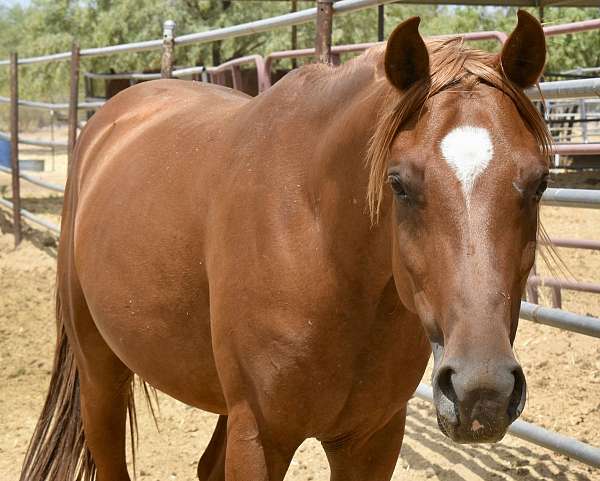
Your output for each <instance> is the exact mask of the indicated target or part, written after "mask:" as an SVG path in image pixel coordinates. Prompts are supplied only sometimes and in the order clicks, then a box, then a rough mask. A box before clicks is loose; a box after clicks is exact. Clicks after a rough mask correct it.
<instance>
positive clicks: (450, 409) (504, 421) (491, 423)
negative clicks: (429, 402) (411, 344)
mask: <svg viewBox="0 0 600 481" xmlns="http://www.w3.org/2000/svg"><path fill="white" fill-rule="evenodd" d="M433 393H434V402H435V406H436V409H437V418H438V424H439V427H440V429H441V431H442V432H443V433H444V434H445V435H446V436H448V437H449V438H451V439H452V440H454V441H456V442H459V443H493V442H496V441H499V440H501V439H502V438H503V437H504V435H505V434H506V430H507V429H508V426H509V425H510V424H511V423H512V422H513V421H514V420H515V419H517V418H518V417H519V416H520V414H521V412H522V411H523V408H524V406H525V398H526V384H525V376H524V375H523V371H522V369H521V367H520V366H519V365H518V364H517V362H516V361H515V360H514V359H511V360H506V361H504V362H498V361H496V362H494V361H491V360H489V361H486V362H485V363H467V362H461V361H460V360H457V359H454V360H449V361H448V362H443V364H442V365H441V366H439V369H436V371H435V372H434V378H433Z"/></svg>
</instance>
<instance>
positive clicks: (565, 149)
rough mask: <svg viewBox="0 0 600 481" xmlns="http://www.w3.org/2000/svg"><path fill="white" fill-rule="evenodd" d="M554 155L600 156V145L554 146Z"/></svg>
mask: <svg viewBox="0 0 600 481" xmlns="http://www.w3.org/2000/svg"><path fill="white" fill-rule="evenodd" d="M552 153H553V154H558V155H597V154H600V143H594V144H553V145H552Z"/></svg>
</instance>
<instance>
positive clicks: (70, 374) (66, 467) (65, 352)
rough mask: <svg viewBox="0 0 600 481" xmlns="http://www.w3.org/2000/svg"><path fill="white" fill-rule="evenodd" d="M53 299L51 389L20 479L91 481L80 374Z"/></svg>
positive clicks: (57, 304)
mask: <svg viewBox="0 0 600 481" xmlns="http://www.w3.org/2000/svg"><path fill="white" fill-rule="evenodd" d="M57 290H58V289H57ZM56 297H57V299H56V315H57V344H56V351H55V354H54V366H53V368H52V377H51V379H50V387H49V389H48V394H47V396H46V401H45V403H44V407H43V409H42V413H41V415H40V418H39V420H38V422H37V424H36V426H35V430H34V432H33V436H32V438H31V441H30V442H29V446H28V448H27V453H26V455H25V460H24V461H23V469H22V471H21V477H20V478H19V479H20V481H75V480H76V481H93V480H94V479H95V476H96V467H95V466H94V461H93V460H92V456H91V454H90V451H89V450H88V448H87V446H86V443H85V436H84V433H83V422H82V419H81V406H80V398H79V374H78V372H77V366H76V363H75V355H74V353H73V350H72V349H71V346H70V345H69V341H68V339H67V334H66V332H65V327H64V323H63V321H62V309H61V302H60V294H59V293H57V296H56Z"/></svg>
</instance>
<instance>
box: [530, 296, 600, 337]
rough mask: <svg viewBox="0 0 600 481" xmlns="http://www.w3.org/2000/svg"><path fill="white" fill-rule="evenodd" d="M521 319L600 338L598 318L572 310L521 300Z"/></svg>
mask: <svg viewBox="0 0 600 481" xmlns="http://www.w3.org/2000/svg"><path fill="white" fill-rule="evenodd" d="M519 317H520V318H521V319H525V320H527V321H532V322H537V323H538V324H545V325H547V326H552V327H557V328H559V329H564V330H566V331H572V332H578V333H579V334H585V335H586V336H591V337H597V338H600V319H598V318H597V317H590V316H582V315H580V314H574V313H572V312H567V311H563V310H561V309H554V308H552V307H544V306H539V305H537V304H532V303H530V302H525V301H523V302H521V312H520V314H519Z"/></svg>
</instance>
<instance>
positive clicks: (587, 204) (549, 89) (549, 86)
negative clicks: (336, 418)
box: [0, 0, 600, 467]
mask: <svg viewBox="0 0 600 481" xmlns="http://www.w3.org/2000/svg"><path fill="white" fill-rule="evenodd" d="M391 1H393V0H342V1H339V2H337V3H334V4H333V3H331V2H322V4H326V7H327V4H328V7H327V8H322V9H319V12H317V8H310V9H306V10H302V11H299V12H294V13H289V14H286V15H280V16H278V17H273V18H269V19H264V20H258V21H255V22H249V23H245V24H241V25H236V26H232V27H226V28H220V29H215V30H211V31H207V32H201V33H194V34H189V35H183V36H180V37H175V36H174V24H173V23H172V22H165V30H164V38H163V39H161V40H149V41H144V42H135V43H129V44H123V45H114V46H110V47H100V48H91V49H85V50H81V51H80V50H79V47H78V46H77V44H74V46H73V49H72V51H71V52H63V53H58V54H52V55H45V56H40V57H31V58H25V59H20V60H19V59H18V58H17V55H16V54H13V55H12V56H11V59H10V60H4V61H0V66H1V65H10V67H11V72H10V79H11V97H10V99H6V98H0V102H2V101H4V102H10V105H11V117H10V118H11V132H10V135H8V136H7V135H6V134H4V135H5V137H8V138H9V139H10V141H11V145H12V154H11V164H12V169H5V168H3V169H0V170H1V171H2V172H6V173H11V174H12V178H13V200H14V201H15V202H14V203H12V202H10V201H8V200H4V199H0V205H2V206H5V207H7V208H10V209H12V210H13V215H14V224H15V226H16V227H15V242H18V241H19V240H20V217H21V216H23V217H24V218H26V219H28V220H29V221H31V222H33V223H36V224H38V225H40V226H42V227H44V228H47V229H49V230H51V231H53V232H56V233H58V232H60V228H59V227H58V226H56V225H54V224H51V223H49V222H47V221H45V220H43V219H40V218H39V217H37V216H35V215H33V214H32V213H31V212H28V211H26V210H24V209H21V208H20V198H19V181H20V179H23V180H26V181H29V182H32V183H34V184H36V185H38V186H41V187H45V188H48V189H51V190H54V191H58V192H63V191H64V189H63V187H62V186H58V185H55V184H50V183H48V182H45V181H43V180H40V179H37V178H35V177H32V176H29V175H26V174H21V173H20V172H19V165H18V144H19V143H24V144H30V145H44V144H39V143H38V142H40V141H32V140H26V139H22V140H19V135H18V108H19V105H22V106H27V107H32V108H42V109H49V110H56V109H64V110H68V111H69V134H70V135H69V141H68V142H67V147H68V148H69V152H70V153H72V149H73V146H74V143H75V134H76V129H77V109H96V108H98V107H99V106H101V105H102V102H86V103H78V90H77V87H78V82H79V59H80V57H86V56H96V55H110V54H114V53H120V52H132V51H142V50H156V49H161V48H162V51H163V55H162V67H161V76H162V77H172V76H176V77H177V76H185V75H189V74H192V73H200V74H203V75H208V76H210V75H212V76H213V78H214V76H215V75H216V76H217V77H216V78H217V79H218V75H219V74H220V73H222V72H224V71H226V70H228V69H229V70H230V71H231V72H232V78H233V79H234V80H233V82H234V87H235V82H236V70H237V71H239V67H240V65H243V64H248V63H254V64H255V65H256V69H257V74H258V76H259V82H258V84H259V90H264V89H265V88H268V86H269V85H270V75H267V72H269V73H270V69H271V64H272V62H273V61H274V60H277V59H281V58H291V57H297V56H311V55H316V56H318V57H319V58H321V59H325V60H327V61H330V62H331V61H335V60H336V59H335V56H336V55H339V54H340V53H347V52H355V51H360V50H364V49H365V48H368V47H369V46H371V45H372V44H360V45H354V46H341V47H333V48H331V47H329V46H330V45H331V17H332V16H334V15H337V14H342V13H347V12H351V11H355V10H359V9H363V8H367V7H371V6H374V5H383V4H385V3H390V2H391ZM323 16H328V17H329V18H325V19H324V18H323ZM313 20H317V42H316V45H317V47H316V49H304V50H301V51H298V50H297V51H286V52H276V53H274V54H271V55H269V56H268V57H267V59H266V61H265V59H263V58H262V57H260V56H258V55H253V56H249V57H244V58H241V59H236V60H233V61H231V62H228V63H226V64H223V65H220V66H218V67H213V68H205V67H192V68H189V69H179V70H173V65H172V58H173V49H174V47H175V45H187V44H191V43H202V42H211V41H216V40H223V39H228V38H233V37H237V36H241V35H249V34H253V33H258V32H265V31H269V30H272V29H275V28H281V27H287V26H292V25H298V24H301V23H306V22H309V21H313ZM596 28H600V20H590V21H585V22H577V23H573V24H565V25H557V26H552V27H545V28H544V30H545V32H546V35H558V34H561V33H567V32H577V31H584V30H590V29H596ZM465 37H468V39H471V40H483V39H490V38H494V39H497V40H498V41H500V42H504V40H505V39H506V34H504V33H503V32H477V33H472V34H465ZM68 59H70V60H71V92H70V101H69V103H68V104H49V103H44V102H32V101H23V100H21V101H19V99H18V95H17V86H18V84H17V78H18V75H17V71H18V65H28V64H32V63H37V62H47V61H56V60H68ZM130 75H132V77H130V78H140V79H148V78H155V76H156V75H157V74H130ZM140 75H143V76H144V77H140ZM134 76H136V77H134ZM121 78H123V77H122V76H121ZM237 78H238V81H239V77H237ZM527 93H528V95H529V96H530V98H532V99H533V100H540V99H542V98H544V99H545V100H553V99H563V98H568V99H574V98H575V99H579V98H588V97H600V79H584V80H572V81H559V82H547V83H543V84H541V85H540V89H537V88H535V89H530V90H528V92H527ZM34 142H36V143H34ZM44 142H46V141H44ZM61 146H64V143H63V144H61ZM554 152H555V153H557V154H562V155H571V154H574V153H577V154H581V153H600V144H584V145H569V144H565V145H557V146H555V147H554ZM542 202H543V203H544V204H546V205H554V206H568V207H583V208H592V209H598V208H600V191H593V190H583V189H548V190H547V192H546V193H545V194H544V196H543V198H542ZM554 242H555V243H556V245H560V246H567V247H581V248H592V249H598V248H599V246H598V243H596V242H595V241H584V240H570V239H555V240H554ZM565 288H567V287H565ZM520 317H521V318H522V319H526V320H529V321H532V322H536V323H540V324H546V325H549V326H553V327H556V328H559V329H564V330H568V331H572V332H577V333H580V334H584V335H588V336H592V337H595V338H600V319H598V318H594V317H589V316H582V315H579V314H574V313H570V312H566V311H563V310H560V309H554V308H546V307H543V306H539V305H537V304H532V303H528V302H522V303H521V313H520ZM415 395H416V396H417V397H420V398H422V399H425V400H428V401H430V402H431V401H432V399H433V396H432V390H431V387H430V386H428V385H426V384H421V385H419V387H418V389H417V391H416V393H415ZM509 432H511V433H512V434H514V435H515V436H517V437H520V438H522V439H525V440H527V441H530V442H532V443H534V444H537V445H539V446H543V447H546V448H549V449H552V450H554V451H556V452H559V453H562V454H565V455H567V456H569V457H572V458H575V459H578V460H580V461H582V462H584V463H586V464H589V465H591V466H594V467H600V449H598V448H596V447H593V446H590V445H587V444H585V443H582V442H580V441H578V440H576V439H573V438H569V437H565V436H562V435H560V434H557V433H553V432H551V431H548V430H546V429H543V428H541V427H539V426H536V425H533V424H530V423H527V422H524V421H520V420H518V421H515V422H514V423H513V424H512V426H511V427H510V430H509Z"/></svg>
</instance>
